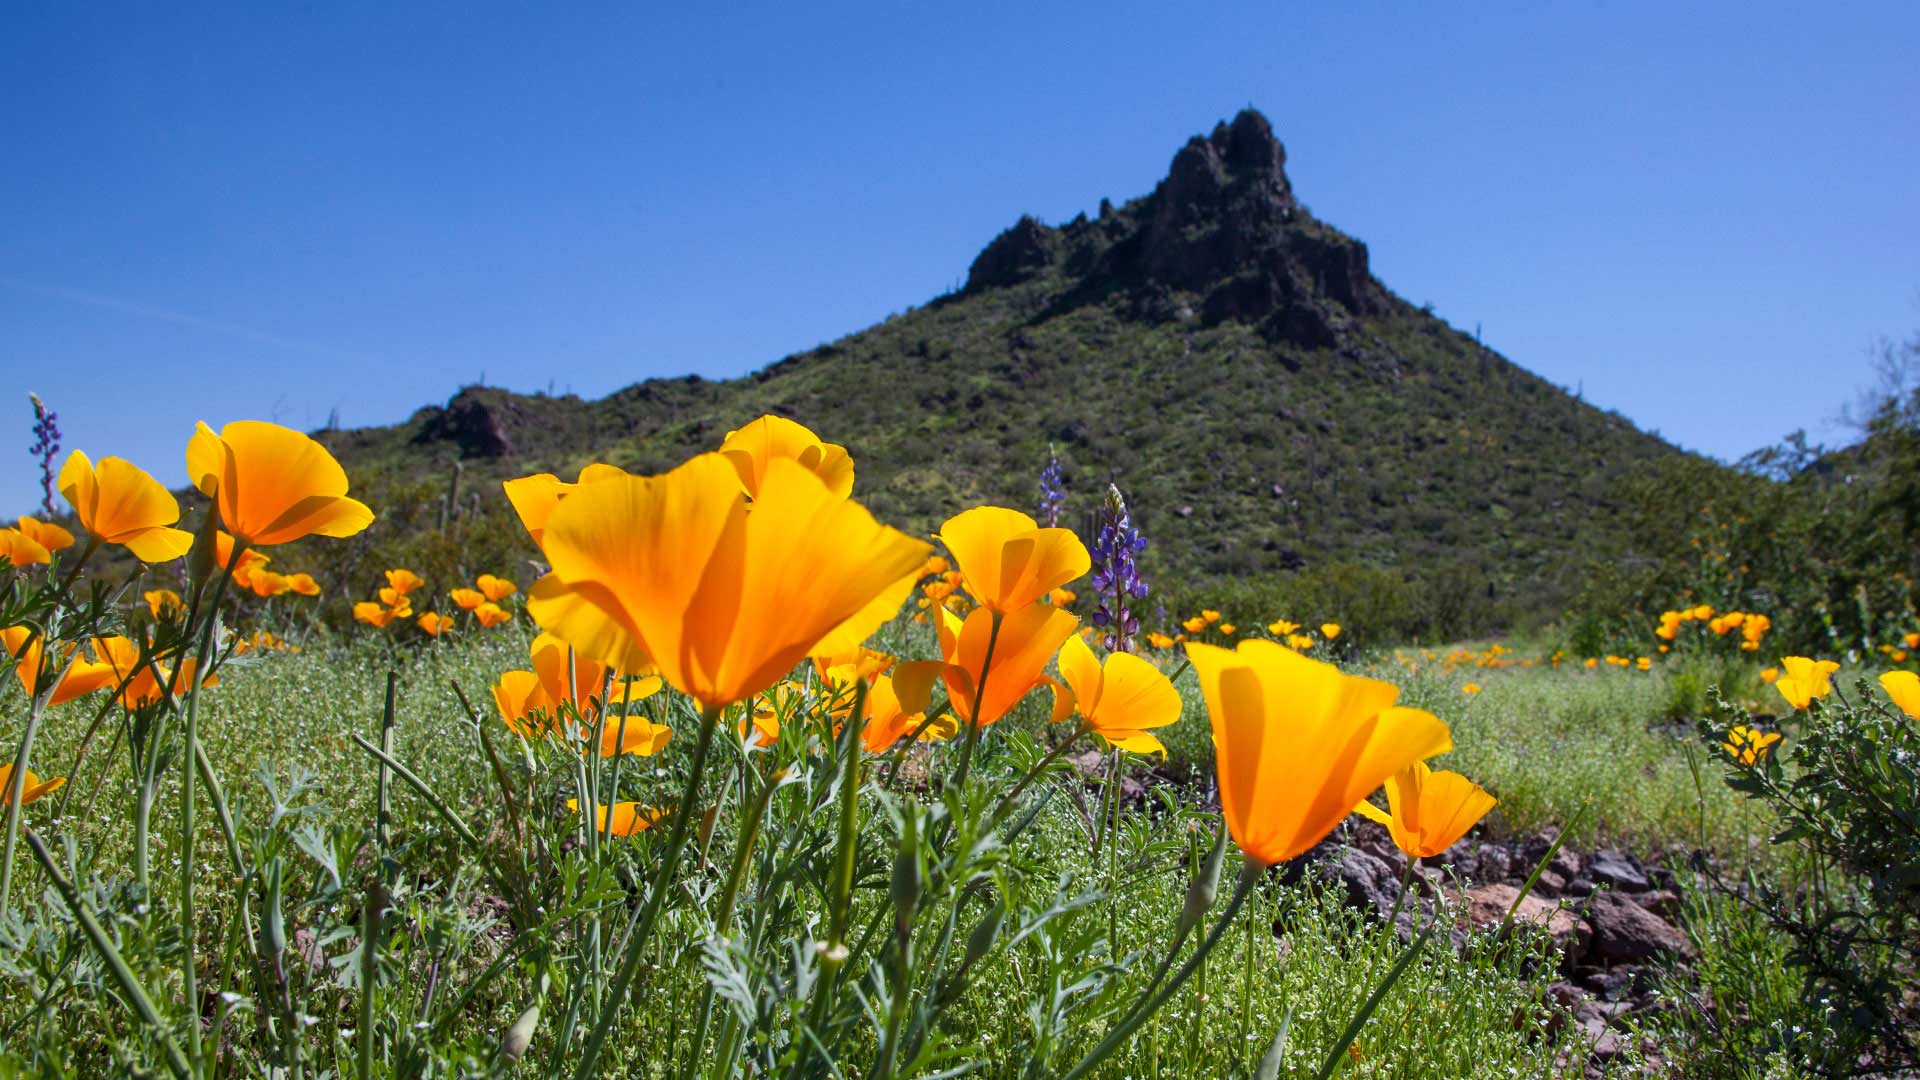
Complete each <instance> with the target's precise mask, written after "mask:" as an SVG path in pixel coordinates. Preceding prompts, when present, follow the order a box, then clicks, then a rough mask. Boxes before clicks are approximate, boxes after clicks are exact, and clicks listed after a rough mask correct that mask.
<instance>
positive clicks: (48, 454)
mask: <svg viewBox="0 0 1920 1080" xmlns="http://www.w3.org/2000/svg"><path fill="white" fill-rule="evenodd" d="M27 396H28V397H29V398H32V399H33V445H32V446H29V447H27V452H28V453H30V454H32V455H33V456H34V457H36V458H38V459H40V511H41V513H43V514H45V515H46V516H48V517H52V516H53V514H54V510H53V456H54V455H55V454H58V453H59V452H60V424H59V420H60V417H59V415H58V414H56V413H55V412H54V411H53V410H52V409H49V408H47V403H46V402H44V401H41V400H40V395H39V394H36V393H33V392H32V391H28V393H27Z"/></svg>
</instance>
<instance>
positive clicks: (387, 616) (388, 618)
mask: <svg viewBox="0 0 1920 1080" xmlns="http://www.w3.org/2000/svg"><path fill="white" fill-rule="evenodd" d="M397 614H398V613H397V612H395V611H394V610H393V609H392V608H390V607H388V606H386V605H385V604H382V603H380V602H378V601H375V600H362V601H360V602H359V603H357V604H355V605H353V617H354V619H355V620H356V621H359V622H363V623H366V624H367V625H368V626H375V627H380V628H382V629H384V628H385V627H386V625H387V624H388V623H390V622H392V621H393V620H394V618H395V617H396V616H397Z"/></svg>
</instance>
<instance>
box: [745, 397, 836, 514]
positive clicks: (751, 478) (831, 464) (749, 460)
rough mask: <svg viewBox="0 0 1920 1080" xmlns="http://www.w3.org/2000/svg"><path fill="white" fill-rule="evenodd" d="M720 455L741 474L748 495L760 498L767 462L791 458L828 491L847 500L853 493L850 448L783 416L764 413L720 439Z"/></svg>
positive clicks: (789, 459) (790, 459)
mask: <svg viewBox="0 0 1920 1080" xmlns="http://www.w3.org/2000/svg"><path fill="white" fill-rule="evenodd" d="M720 454H721V456H722V457H725V458H726V459H727V461H729V462H730V463H732V465H733V468H734V471H735V472H737V473H739V474H740V486H741V487H743V488H745V489H746V492H747V497H748V498H759V495H760V488H761V485H762V484H764V483H765V482H766V475H767V463H768V462H770V461H774V460H776V459H784V460H786V461H791V462H793V463H794V464H796V465H799V466H800V467H801V468H803V469H805V470H807V471H808V472H810V473H812V474H813V475H815V476H817V477H819V478H820V482H821V483H823V484H825V485H826V486H827V490H828V491H831V492H833V493H834V494H835V495H836V496H838V497H840V498H842V499H844V498H846V497H847V496H849V495H851V494H853V458H851V457H849V456H847V448H846V447H844V446H840V445H838V444H836V443H830V442H822V441H821V439H820V436H818V435H815V434H814V433H813V431H812V429H810V428H808V427H807V426H806V425H805V424H801V423H797V422H795V421H792V420H789V419H787V418H786V417H784V416H762V417H761V418H760V419H758V420H755V421H753V422H752V423H750V424H747V425H746V426H745V427H742V428H740V429H739V430H737V431H729V432H727V437H726V438H725V439H723V440H721V443H720Z"/></svg>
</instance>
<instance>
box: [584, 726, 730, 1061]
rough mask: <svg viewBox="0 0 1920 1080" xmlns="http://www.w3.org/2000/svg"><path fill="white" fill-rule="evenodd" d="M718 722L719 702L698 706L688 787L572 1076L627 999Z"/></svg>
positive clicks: (695, 808)
mask: <svg viewBox="0 0 1920 1080" xmlns="http://www.w3.org/2000/svg"><path fill="white" fill-rule="evenodd" d="M719 722H720V710H719V709H718V708H716V707H713V706H703V707H702V708H701V710H700V737H699V739H698V740H697V741H696V742H695V743H694V744H693V766H692V769H691V771H690V773H689V774H688V776H687V788H686V791H685V793H684V794H683V795H682V796H681V799H680V806H679V807H678V808H677V809H676V810H675V811H674V815H673V830H672V832H671V833H670V834H669V835H668V838H667V850H666V852H665V853H664V854H663V856H662V858H661V860H660V868H659V869H658V870H657V871H655V872H654V876H653V884H652V886H651V887H650V888H649V889H648V890H647V902H646V906H645V907H643V908H641V909H640V913H639V915H638V916H637V917H636V919H635V922H634V926H633V929H632V931H630V932H629V933H628V934H627V940H626V942H625V944H624V946H623V948H624V949H625V950H626V954H625V955H624V956H622V957H621V960H620V971H619V973H618V974H616V975H615V976H614V980H613V986H612V988H611V990H610V992H609V993H608V996H607V999H606V1001H605V1002H604V1003H603V1004H602V1005H601V1006H600V1016H599V1018H598V1019H596V1020H595V1021H594V1025H593V1032H592V1034H590V1035H588V1036H587V1045H586V1046H585V1047H583V1048H582V1050H581V1053H580V1060H579V1063H578V1064H577V1065H576V1066H575V1068H574V1072H573V1075H574V1078H575V1080H592V1077H593V1076H594V1075H595V1070H596V1068H597V1067H598V1066H599V1064H600V1052H601V1051H602V1050H603V1049H604V1048H605V1047H606V1043H607V1035H608V1034H609V1033H611V1032H612V1030H613V1021H614V1018H615V1017H616V1016H617V1015H618V1014H619V1012H620V1007H621V1006H622V1005H624V1004H625V1003H626V997H627V990H628V988H629V987H631V986H632V985H633V977H634V975H635V974H637V973H638V972H639V970H640V960H641V958H642V957H643V956H644V955H645V953H646V943H647V938H648V937H649V936H650V935H651V934H652V933H653V924H654V920H656V919H657V918H659V916H660V908H661V907H662V906H663V905H664V904H665V902H666V896H667V888H668V886H669V885H670V884H671V883H672V880H673V874H674V871H675V870H677V869H679V867H678V865H677V864H678V863H679V861H680V853H681V852H682V851H683V850H684V849H685V848H686V844H687V836H688V834H689V833H690V832H691V831H692V821H693V818H694V816H695V815H696V814H697V813H698V812H699V798H700V781H701V779H702V778H703V776H704V775H705V773H706V768H707V749H708V747H710V746H711V745H712V744H713V729H714V728H715V727H716V726H718V725H719Z"/></svg>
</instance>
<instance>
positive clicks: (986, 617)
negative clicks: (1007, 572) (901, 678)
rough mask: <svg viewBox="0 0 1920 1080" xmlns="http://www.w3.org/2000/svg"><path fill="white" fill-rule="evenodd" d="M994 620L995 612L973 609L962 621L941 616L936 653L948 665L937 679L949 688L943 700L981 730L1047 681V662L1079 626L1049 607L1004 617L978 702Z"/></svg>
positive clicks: (1026, 609)
mask: <svg viewBox="0 0 1920 1080" xmlns="http://www.w3.org/2000/svg"><path fill="white" fill-rule="evenodd" d="M992 620H993V612H991V611H989V610H988V609H986V608H975V609H974V611H973V613H972V614H970V615H968V616H967V617H966V620H965V621H964V622H963V621H962V620H961V619H960V617H959V616H958V615H955V614H954V613H953V612H951V611H947V610H945V609H942V610H941V612H940V654H941V656H943V657H945V659H946V662H947V666H946V669H945V670H944V671H942V672H941V673H940V678H941V680H942V681H944V682H945V683H946V684H947V698H948V700H950V701H952V702H953V711H954V713H955V715H957V716H959V717H960V719H962V720H966V721H969V722H971V723H977V724H981V725H983V726H984V725H986V724H991V723H994V722H996V721H998V720H999V719H1001V718H1002V717H1004V716H1006V715H1007V714H1008V713H1009V712H1012V711H1013V707H1014V706H1015V705H1018V704H1020V701H1021V699H1022V698H1025V697H1026V696H1027V694H1028V693H1030V692H1032V691H1033V689H1034V688H1035V687H1038V686H1040V685H1041V684H1042V683H1045V682H1047V681H1048V680H1047V678H1046V669H1047V661H1049V660H1051V659H1053V654H1054V653H1055V652H1057V651H1059V649H1060V646H1061V645H1062V644H1064V643H1065V642H1066V641H1067V639H1068V638H1071V637H1072V636H1073V631H1074V628H1075V627H1077V626H1078V625H1079V624H1080V620H1079V619H1077V618H1075V617H1073V616H1072V615H1070V614H1068V613H1067V612H1065V611H1062V610H1060V609H1059V608H1057V607H1053V606H1051V605H1048V604H1029V605H1027V606H1026V607H1024V608H1021V609H1020V610H1018V611H1015V612H1013V613H1012V614H1009V615H1005V616H1002V617H1001V620H1000V635H999V638H998V639H997V640H996V641H995V642H994V645H993V665H992V667H990V668H987V669H986V671H985V674H986V680H987V686H986V694H985V696H984V700H981V701H979V702H977V703H976V701H975V696H976V693H977V689H978V687H979V685H980V676H981V674H982V671H981V669H982V667H983V666H984V664H985V661H986V655H987V639H988V638H989V637H990V636H991V635H992V633H993V626H992Z"/></svg>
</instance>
